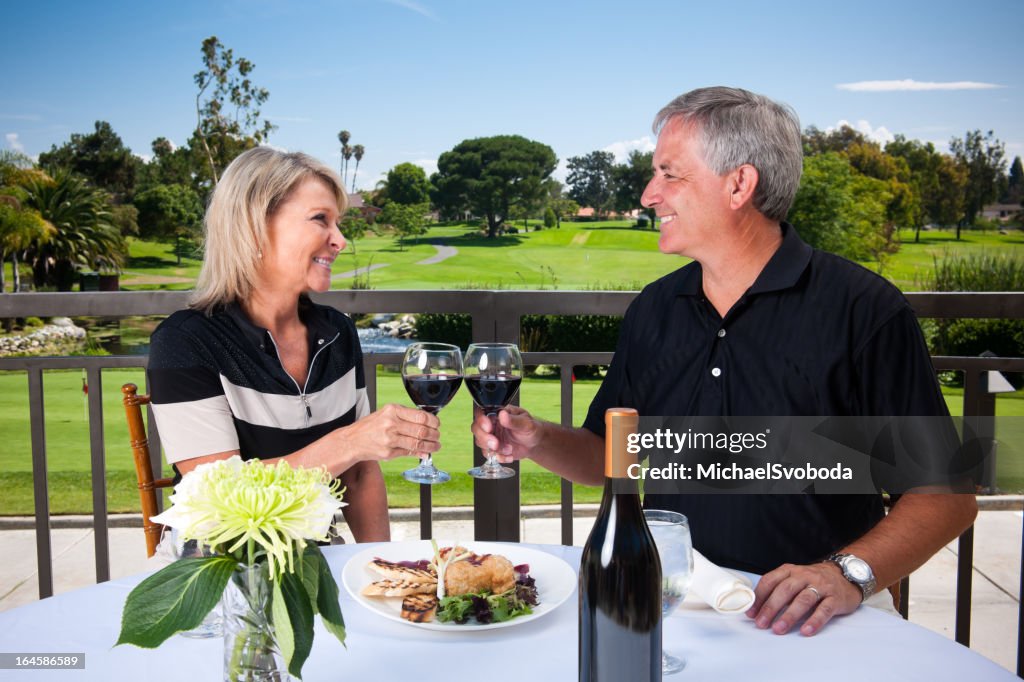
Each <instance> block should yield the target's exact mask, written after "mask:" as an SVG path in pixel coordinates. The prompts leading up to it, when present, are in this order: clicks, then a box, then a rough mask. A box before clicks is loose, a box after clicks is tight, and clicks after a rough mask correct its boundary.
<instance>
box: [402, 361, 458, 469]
mask: <svg viewBox="0 0 1024 682" xmlns="http://www.w3.org/2000/svg"><path fill="white" fill-rule="evenodd" d="M402 383H404V384H405V390H406V392H407V393H408V394H409V397H410V398H412V402H413V403H414V404H415V405H416V407H418V408H420V409H421V410H423V411H424V412H429V413H430V414H437V413H438V412H440V411H441V408H442V407H444V406H445V405H447V404H448V401H450V400H451V399H452V396H454V395H455V392H456V391H458V390H459V386H461V385H462V351H460V350H459V347H458V346H452V345H450V344H447V343H414V344H412V345H410V346H409V347H408V348H406V349H405V357H404V358H402ZM402 475H403V476H405V478H406V480H409V481H412V482H413V483H427V484H431V485H432V484H434V483H444V482H446V481H450V480H451V478H452V477H451V476H450V475H449V474H448V472H446V471H441V470H440V469H438V468H437V467H436V466H434V458H433V457H431V456H430V455H429V454H427V455H426V456H424V457H421V458H420V464H419V466H417V467H416V468H415V469H409V470H408V471H404V472H402Z"/></svg>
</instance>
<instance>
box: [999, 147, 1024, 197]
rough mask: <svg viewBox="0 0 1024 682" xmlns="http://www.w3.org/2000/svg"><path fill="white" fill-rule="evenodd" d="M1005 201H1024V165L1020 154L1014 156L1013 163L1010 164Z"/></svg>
mask: <svg viewBox="0 0 1024 682" xmlns="http://www.w3.org/2000/svg"><path fill="white" fill-rule="evenodd" d="M1003 203H1007V204H1021V203H1024V165H1022V164H1021V161H1020V157H1019V156H1015V157H1013V163H1011V164H1010V176H1009V177H1008V178H1007V180H1006V194H1005V196H1003Z"/></svg>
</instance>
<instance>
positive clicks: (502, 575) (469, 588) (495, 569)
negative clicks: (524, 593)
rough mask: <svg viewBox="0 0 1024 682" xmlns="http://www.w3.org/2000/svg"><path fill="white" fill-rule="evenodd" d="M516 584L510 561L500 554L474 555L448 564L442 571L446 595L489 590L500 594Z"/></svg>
mask: <svg viewBox="0 0 1024 682" xmlns="http://www.w3.org/2000/svg"><path fill="white" fill-rule="evenodd" d="M515 585H516V574H515V571H514V570H513V569H512V562H511V561H509V560H508V559H506V558H505V557H503V556H501V555H500V554H484V555H482V556H481V555H476V554H474V555H473V556H472V557H470V558H469V559H467V560H465V561H456V562H455V563H453V564H449V565H448V567H447V568H446V569H445V571H444V589H445V593H446V594H448V595H452V596H456V595H460V594H476V593H478V592H483V591H484V590H487V591H489V592H490V593H491V594H501V593H502V592H507V591H508V590H511V589H512V588H513V587H515Z"/></svg>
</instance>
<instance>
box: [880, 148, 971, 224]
mask: <svg viewBox="0 0 1024 682" xmlns="http://www.w3.org/2000/svg"><path fill="white" fill-rule="evenodd" d="M885 152H886V154H888V155H890V156H893V157H896V158H899V159H902V160H903V161H904V162H905V163H906V164H907V168H908V170H909V183H910V185H911V186H912V187H913V188H914V191H915V193H916V194H917V196H918V197H919V203H918V206H919V208H918V211H917V213H916V215H914V216H913V218H914V219H913V222H912V223H911V224H912V225H913V226H914V228H915V230H914V232H915V233H914V241H915V242H918V241H920V239H921V227H922V226H923V225H925V224H927V223H929V222H930V223H934V224H936V225H952V224H953V223H955V222H956V221H957V220H958V219H959V217H960V212H961V207H962V206H963V187H964V182H965V177H964V175H963V173H962V172H959V169H958V168H957V166H956V164H955V163H954V162H953V160H952V159H951V158H950V157H949V156H947V155H945V154H942V153H940V152H938V151H936V150H935V146H934V145H933V144H932V143H931V142H927V143H922V142H919V141H918V140H908V139H906V138H905V137H904V136H903V135H897V136H896V138H895V139H894V140H893V141H892V142H889V143H888V144H887V145H886V146H885Z"/></svg>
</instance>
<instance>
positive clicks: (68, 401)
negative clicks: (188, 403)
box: [0, 369, 1024, 515]
mask: <svg viewBox="0 0 1024 682" xmlns="http://www.w3.org/2000/svg"><path fill="white" fill-rule="evenodd" d="M142 379H143V378H142V372H141V370H119V369H113V370H106V371H104V372H103V387H102V388H103V415H104V420H103V421H104V437H105V439H106V441H105V442H106V470H107V496H108V500H107V505H108V508H109V510H110V511H111V512H127V511H136V510H137V509H138V494H137V491H136V488H135V474H134V467H133V464H132V459H131V451H130V449H129V447H128V430H127V426H126V425H125V420H124V412H123V408H122V406H121V390H120V389H121V385H122V384H124V383H126V382H129V381H132V382H135V383H136V384H139V385H140V386H141V385H143V380H142ZM81 386H82V375H81V373H80V372H73V371H49V372H46V373H45V374H44V410H45V423H46V445H47V451H48V461H47V467H48V484H49V498H50V506H51V511H52V512H53V513H55V514H67V513H91V511H92V492H91V473H90V472H91V463H90V462H91V460H90V454H89V428H88V420H87V418H86V414H85V401H84V398H83V394H82V391H81ZM597 387H598V382H597V381H592V380H587V381H585V380H581V381H577V382H576V383H575V384H574V390H573V408H574V409H573V423H574V424H577V425H578V424H581V423H582V422H583V418H584V417H585V416H586V410H587V407H588V406H589V405H590V401H591V399H592V398H593V396H594V393H595V392H596V391H597ZM92 390H95V387H93V388H92ZM378 391H379V392H378V400H379V402H380V403H381V404H383V403H387V402H398V403H402V404H406V405H408V404H409V400H408V397H407V396H406V395H405V390H404V389H403V388H402V385H401V381H400V379H399V377H398V376H397V374H395V373H394V372H388V371H384V370H383V369H382V370H381V372H380V375H379V381H378ZM559 392H560V386H559V382H558V381H557V380H551V379H529V380H527V381H526V382H524V384H523V388H522V394H521V397H522V402H523V404H524V405H525V406H527V407H528V408H529V409H530V410H531V411H532V412H533V413H534V414H536V415H538V416H541V417H543V418H545V419H550V420H557V419H558V415H559V414H560V408H559ZM944 392H945V393H946V398H947V403H948V404H949V407H950V410H951V412H952V413H953V414H959V413H960V412H961V411H962V403H963V391H962V390H961V389H945V391H944ZM996 406H997V415H998V416H1000V417H1001V419H1000V420H999V429H1000V432H999V437H1000V440H1001V441H1002V443H1001V445H1000V450H999V456H998V458H997V481H998V485H999V487H1000V488H1001V489H1003V490H1006V491H1011V492H1020V491H1024V452H1022V451H1021V447H1020V443H1024V419H1022V417H1024V396H1021V395H1020V394H1009V395H1002V396H1000V397H999V398H998V400H997V403H996ZM471 414H472V403H471V401H470V398H469V395H468V393H466V392H465V391H460V392H459V393H458V394H457V395H456V397H455V399H454V400H453V401H452V403H451V405H449V406H448V407H447V408H446V409H445V410H444V412H442V414H441V417H442V425H441V434H442V436H441V438H442V444H443V449H442V450H441V452H440V453H438V455H437V456H436V457H435V461H436V462H437V465H438V466H439V467H440V468H442V469H444V470H446V471H449V472H450V473H452V474H453V477H452V481H451V482H450V483H446V484H444V485H440V486H435V487H434V491H433V492H434V504H435V505H438V506H450V505H471V504H472V503H473V482H472V480H471V479H470V478H469V477H468V476H466V475H465V471H466V470H467V469H469V468H470V466H472V464H471V460H472V440H471V436H470V432H469V423H470V419H471ZM0 438H2V440H3V443H4V447H3V448H2V449H0V490H2V491H3V495H2V496H0V515H11V514H29V515H30V514H32V513H33V510H34V507H33V497H32V473H31V472H32V457H31V442H30V438H29V429H28V386H27V380H26V378H25V375H24V374H23V373H20V372H3V373H0ZM414 464H415V460H413V459H411V458H402V459H399V460H393V461H389V462H385V463H384V464H383V470H384V475H385V479H386V482H387V487H388V495H389V499H390V504H391V506H392V507H415V506H418V504H419V489H418V487H417V486H416V485H414V484H411V483H408V482H407V481H405V480H404V479H403V478H402V476H401V472H402V471H404V470H405V469H407V468H410V467H411V466H413V465H414ZM167 473H168V474H169V470H168V472H167ZM519 482H520V489H521V498H522V502H523V504H544V503H548V504H552V503H556V502H558V501H559V499H560V490H561V489H560V480H559V479H558V477H557V476H555V475H554V474H551V473H549V472H547V471H544V470H543V469H541V468H540V467H539V466H537V465H536V464H534V463H533V462H529V461H527V462H523V463H522V468H521V473H520V476H519ZM599 497H600V490H599V489H598V488H589V487H584V486H575V499H576V501H578V502H596V501H597V500H598V499H599Z"/></svg>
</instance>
